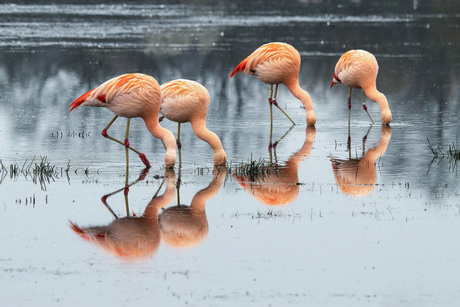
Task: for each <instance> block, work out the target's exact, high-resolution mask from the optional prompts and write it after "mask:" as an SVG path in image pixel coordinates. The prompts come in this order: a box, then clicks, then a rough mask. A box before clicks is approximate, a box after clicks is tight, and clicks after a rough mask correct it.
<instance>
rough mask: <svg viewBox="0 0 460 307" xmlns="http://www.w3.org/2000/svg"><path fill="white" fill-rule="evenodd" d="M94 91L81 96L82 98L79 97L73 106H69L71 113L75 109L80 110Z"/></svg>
mask: <svg viewBox="0 0 460 307" xmlns="http://www.w3.org/2000/svg"><path fill="white" fill-rule="evenodd" d="M93 91H94V90H91V91H89V92H87V93H85V94H83V95H81V96H80V97H78V99H77V100H75V101H74V102H72V104H71V105H70V106H69V108H70V111H69V113H70V112H72V111H73V110H74V109H76V108H78V107H79V106H80V105H81V104H82V103H84V102H85V101H86V98H88V97H89V95H91V93H92V92H93Z"/></svg>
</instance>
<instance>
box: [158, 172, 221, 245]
mask: <svg viewBox="0 0 460 307" xmlns="http://www.w3.org/2000/svg"><path fill="white" fill-rule="evenodd" d="M226 175H227V170H226V168H225V167H221V168H219V167H214V178H213V179H212V181H211V183H210V184H209V185H208V187H207V188H205V189H202V190H201V191H199V192H198V193H196V194H195V196H194V197H193V199H192V203H191V204H190V207H189V206H184V205H180V204H178V205H177V206H174V207H170V208H167V209H166V210H164V211H163V212H161V214H160V215H159V216H158V219H159V223H160V230H161V238H162V240H163V242H164V243H165V244H167V245H170V246H173V247H191V246H195V245H198V244H199V243H200V242H202V241H203V240H204V239H205V238H206V236H207V235H208V230H209V226H208V220H207V217H206V210H205V206H206V202H207V201H208V200H209V199H211V198H212V197H214V196H216V195H217V193H218V192H219V190H220V188H221V186H222V181H223V180H224V179H225V177H226ZM178 193H179V191H178Z"/></svg>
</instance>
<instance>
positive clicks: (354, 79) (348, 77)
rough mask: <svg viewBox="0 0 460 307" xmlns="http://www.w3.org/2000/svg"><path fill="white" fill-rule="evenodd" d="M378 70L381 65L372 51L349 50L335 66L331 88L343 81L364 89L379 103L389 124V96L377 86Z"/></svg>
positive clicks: (348, 84)
mask: <svg viewBox="0 0 460 307" xmlns="http://www.w3.org/2000/svg"><path fill="white" fill-rule="evenodd" d="M378 71H379V65H378V63H377V60H376V58H375V56H374V55H373V54H372V53H370V52H368V51H365V50H350V51H347V52H345V53H344V54H343V55H342V56H341V57H340V59H339V61H338V62H337V64H336V66H335V72H334V76H333V77H332V82H331V88H332V87H333V86H334V84H339V83H343V84H345V85H346V86H348V87H350V88H357V89H360V88H361V89H363V91H364V93H365V95H366V96H367V97H369V99H371V100H372V101H375V102H376V103H377V104H378V105H379V107H380V111H381V120H382V123H383V124H389V123H390V122H391V119H392V115H391V111H390V107H389V105H388V101H387V98H386V97H385V95H384V94H382V93H380V92H379V91H378V90H377V86H376V80H377V74H378ZM365 109H366V108H365Z"/></svg>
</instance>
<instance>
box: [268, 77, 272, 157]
mask: <svg viewBox="0 0 460 307" xmlns="http://www.w3.org/2000/svg"><path fill="white" fill-rule="evenodd" d="M272 97H273V84H271V85H270V95H269V97H268V103H269V104H270V145H269V148H270V147H271V145H272V137H273V106H272V105H273V99H272Z"/></svg>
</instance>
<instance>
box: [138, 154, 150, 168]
mask: <svg viewBox="0 0 460 307" xmlns="http://www.w3.org/2000/svg"><path fill="white" fill-rule="evenodd" d="M139 158H141V160H142V162H143V163H144V165H145V166H147V167H150V162H149V160H148V159H147V157H146V156H145V155H144V154H143V153H142V152H141V153H140V154H139Z"/></svg>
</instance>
